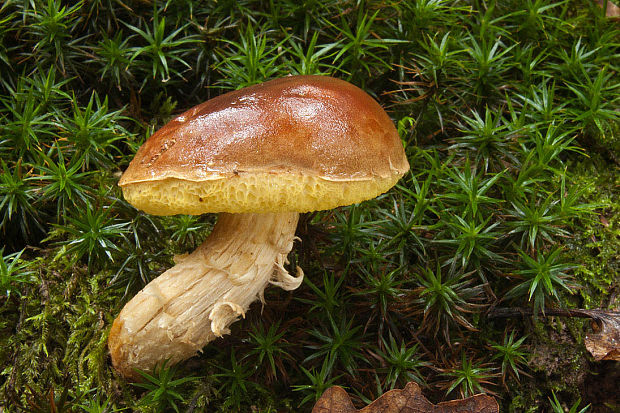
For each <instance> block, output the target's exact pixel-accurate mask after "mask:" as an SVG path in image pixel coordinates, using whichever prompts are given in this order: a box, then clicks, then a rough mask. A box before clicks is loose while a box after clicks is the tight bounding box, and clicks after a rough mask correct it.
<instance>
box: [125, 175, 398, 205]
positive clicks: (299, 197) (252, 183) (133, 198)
mask: <svg viewBox="0 0 620 413" xmlns="http://www.w3.org/2000/svg"><path fill="white" fill-rule="evenodd" d="M400 177H401V174H393V175H391V176H388V177H379V178H372V179H367V180H359V181H331V180H326V179H323V178H320V177H317V176H306V175H294V174H273V173H272V174H270V173H255V174H239V175H234V176H232V177H227V178H222V179H214V180H207V181H197V182H196V181H187V180H183V179H177V178H167V179H163V180H159V181H148V182H138V183H133V184H126V185H123V195H124V196H125V199H126V200H127V201H128V202H129V203H131V204H132V205H133V206H135V207H136V208H138V209H141V210H143V211H145V212H147V213H149V214H153V215H175V214H191V215H200V214H204V213H208V212H231V213H243V212H310V211H318V210H324V209H332V208H336V207H339V206H343V205H350V204H354V203H357V202H361V201H364V200H367V199H372V198H375V197H376V196H378V195H380V194H382V193H384V192H387V191H388V190H389V189H390V188H391V187H392V186H393V185H394V184H396V182H397V181H398V180H399V179H400Z"/></svg>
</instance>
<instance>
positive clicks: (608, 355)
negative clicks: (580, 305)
mask: <svg viewBox="0 0 620 413" xmlns="http://www.w3.org/2000/svg"><path fill="white" fill-rule="evenodd" d="M592 330H593V333H592V334H587V335H586V338H585V340H584V342H585V345H586V348H587V349H588V351H589V352H590V354H592V357H594V359H595V360H597V361H600V360H615V361H620V313H618V312H608V313H604V312H599V313H596V314H595V315H592Z"/></svg>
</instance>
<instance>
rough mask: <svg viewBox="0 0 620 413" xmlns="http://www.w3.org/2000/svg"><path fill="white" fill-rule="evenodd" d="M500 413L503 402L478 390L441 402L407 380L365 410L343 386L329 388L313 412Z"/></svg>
mask: <svg viewBox="0 0 620 413" xmlns="http://www.w3.org/2000/svg"><path fill="white" fill-rule="evenodd" d="M426 412H432V413H457V412H469V413H474V412H475V413H497V412H499V405H498V404H497V401H495V399H494V398H493V397H491V396H487V395H485V394H477V395H475V396H472V397H468V398H466V399H461V400H452V401H448V402H442V403H439V404H437V405H435V404H432V403H431V402H429V401H428V400H427V399H426V397H424V396H423V395H422V390H421V389H420V386H418V385H417V384H416V383H413V382H410V383H407V385H406V386H405V388H404V389H402V390H390V391H388V392H387V393H385V394H383V395H382V396H381V397H379V398H378V399H377V400H375V401H374V402H372V403H370V404H369V405H368V406H366V407H364V408H363V409H361V410H358V409H356V408H355V406H353V402H352V401H351V397H350V396H349V395H348V394H347V392H346V391H345V390H344V389H343V388H342V387H339V386H332V387H330V388H329V389H327V390H325V392H324V393H323V395H322V396H321V398H320V399H319V400H318V401H317V402H316V404H315V405H314V408H313V409H312V413H426Z"/></svg>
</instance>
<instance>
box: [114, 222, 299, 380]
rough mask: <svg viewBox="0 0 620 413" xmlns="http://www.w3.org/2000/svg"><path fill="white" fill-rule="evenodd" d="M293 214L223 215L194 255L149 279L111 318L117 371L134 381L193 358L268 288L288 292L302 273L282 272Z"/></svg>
mask: <svg viewBox="0 0 620 413" xmlns="http://www.w3.org/2000/svg"><path fill="white" fill-rule="evenodd" d="M298 218H299V214H298V213H296V212H287V213H265V214H252V213H247V214H226V213H222V214H220V216H219V217H218V222H217V224H216V225H215V227H214V228H213V231H212V233H211V234H210V235H209V237H208V238H207V239H206V240H205V242H204V243H203V244H202V245H200V246H199V247H198V248H197V249H196V250H195V251H194V252H193V253H191V254H189V255H185V256H181V257H176V258H175V261H176V265H175V266H174V267H172V268H171V269H169V270H168V271H166V272H164V273H163V274H162V275H160V276H159V277H158V278H156V279H155V280H153V281H152V282H150V283H149V284H148V285H147V286H146V287H145V288H144V289H143V290H142V291H140V292H139V293H138V294H137V295H136V296H135V297H134V298H133V299H132V300H131V301H130V302H129V303H127V304H126V305H125V307H124V308H123V310H122V311H121V313H120V314H119V316H118V317H117V318H116V320H114V324H113V326H112V329H111V331H110V337H109V347H110V352H111V355H112V362H113V364H114V366H115V368H116V369H117V370H119V372H120V373H121V374H123V375H124V376H127V377H137V376H138V375H137V371H136V369H140V370H145V371H150V370H152V369H153V367H155V365H157V364H158V363H160V364H161V363H162V362H163V361H165V360H168V364H169V365H170V364H174V363H177V362H179V361H181V360H185V359H187V358H189V357H192V356H193V355H195V354H196V353H197V352H198V351H200V350H201V349H202V348H203V347H204V346H205V345H206V344H207V343H208V342H209V341H212V340H214V339H215V338H217V337H221V336H222V335H223V334H227V333H229V332H230V330H229V326H230V324H231V323H233V322H234V321H236V320H237V319H238V318H239V317H244V316H245V312H246V311H247V309H248V307H249V306H250V304H251V303H252V302H254V301H255V300H257V299H260V300H261V301H263V291H264V289H265V287H267V285H268V284H270V283H271V284H274V285H277V286H279V287H281V288H283V289H285V290H293V289H295V288H297V287H299V285H300V284H301V282H302V280H303V272H302V271H301V269H300V268H299V267H297V275H296V276H291V275H289V274H288V272H287V271H286V270H285V269H284V265H285V263H286V257H287V255H288V253H289V252H290V251H291V248H292V247H293V241H294V238H295V228H296V226H297V221H298Z"/></svg>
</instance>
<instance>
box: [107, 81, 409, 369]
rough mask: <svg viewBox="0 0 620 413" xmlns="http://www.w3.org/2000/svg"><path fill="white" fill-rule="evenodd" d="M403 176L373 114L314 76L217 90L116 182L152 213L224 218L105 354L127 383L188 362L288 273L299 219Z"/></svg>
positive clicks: (354, 92)
mask: <svg viewBox="0 0 620 413" xmlns="http://www.w3.org/2000/svg"><path fill="white" fill-rule="evenodd" d="M408 169H409V163H408V162H407V158H406V156H405V153H404V150H403V146H402V143H401V140H400V139H399V136H398V133H397V132H396V129H395V128H394V125H393V123H392V121H391V120H390V118H389V117H388V115H387V114H386V113H385V111H384V110H383V109H382V108H381V106H380V105H379V104H378V103H377V102H376V101H375V100H373V99H372V98H371V97H370V96H369V95H367V94H366V93H365V92H363V91H362V90H361V89H359V88H357V87H356V86H353V85H352V84H350V83H347V82H345V81H342V80H338V79H334V78H331V77H323V76H290V77H285V78H281V79H276V80H272V81H269V82H265V83H263V84H259V85H255V86H251V87H248V88H245V89H241V90H237V91H234V92H230V93H226V94H224V95H221V96H218V97H216V98H214V99H211V100H209V101H207V102H205V103H203V104H201V105H198V106H196V107H194V108H192V109H190V110H188V111H187V112H185V113H183V114H181V115H180V116H178V117H176V118H175V119H173V120H172V121H171V122H169V123H168V124H166V125H165V126H164V127H162V128H161V129H159V130H158V131H157V132H156V133H155V134H153V135H152V136H151V137H150V138H149V139H148V140H147V141H146V142H145V143H144V145H142V147H141V148H140V149H139V150H138V152H137V154H136V156H135V158H134V159H133V160H132V162H131V164H130V165H129V167H128V168H127V170H126V171H125V173H124V174H123V176H122V177H121V180H120V182H119V185H120V186H121V187H122V190H123V194H124V196H125V198H126V199H127V201H129V202H130V203H131V204H133V205H134V206H135V207H136V208H138V209H141V210H143V211H145V212H147V213H150V214H156V215H173V214H203V213H207V212H221V214H220V216H219V217H218V220H217V223H216V225H215V227H214V228H213V231H212V233H211V234H210V235H209V237H208V238H207V239H206V241H205V242H204V243H203V244H202V245H200V246H199V247H198V249H196V250H195V251H194V252H193V253H191V254H189V255H187V256H185V257H182V258H180V259H178V260H177V261H178V262H177V263H176V265H175V266H174V267H173V268H171V269H169V270H168V271H166V272H164V273H163V274H162V275H161V276H159V277H158V278H156V279H155V280H153V281H152V282H150V283H149V284H148V285H147V286H146V287H144V289H143V290H142V291H140V292H139V293H138V294H137V295H136V296H135V297H134V298H133V299H132V300H131V301H130V302H129V303H127V305H125V307H124V308H123V310H122V311H121V313H120V314H119V316H118V317H117V318H116V320H114V324H113V325H112V329H111V331H110V336H109V341H108V345H109V348H110V352H111V355H112V363H113V365H114V367H115V368H116V369H117V370H118V371H119V372H120V373H121V374H123V375H124V376H127V377H135V376H136V372H135V369H141V370H151V369H152V368H153V367H154V366H155V365H156V364H157V363H159V362H162V361H163V360H169V363H170V364H172V363H176V362H179V361H181V360H184V359H187V358H189V357H191V356H193V355H194V354H196V353H197V352H198V351H199V350H201V349H202V348H203V347H204V346H205V344H206V343H208V342H209V341H211V340H213V339H215V338H216V337H218V336H221V335H222V334H226V333H228V332H229V329H228V326H229V325H230V324H231V323H232V322H234V321H235V320H236V319H237V318H238V317H239V316H244V313H245V311H246V310H247V309H248V307H249V306H250V304H251V303H252V302H253V301H255V300H256V299H261V300H262V298H263V291H264V289H265V287H266V286H267V285H268V284H274V285H277V286H279V287H282V288H284V289H285V290H292V289H295V288H297V287H298V286H299V285H300V284H301V282H302V278H303V272H302V271H301V269H299V268H297V276H296V277H294V276H291V275H289V274H288V272H287V271H286V270H285V268H284V265H285V263H286V257H287V255H288V253H289V252H290V250H291V248H292V246H293V240H294V238H295V228H296V225H297V220H298V217H299V213H301V212H309V211H315V210H325V209H331V208H335V207H338V206H342V205H348V204H352V203H356V202H360V201H363V200H366V199H371V198H374V197H376V196H377V195H380V194H382V193H384V192H386V191H387V190H388V189H390V188H391V187H392V186H393V185H394V184H395V183H396V182H397V181H398V180H399V179H400V178H401V176H402V175H403V174H404V173H405V172H406V171H407V170H408Z"/></svg>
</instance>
